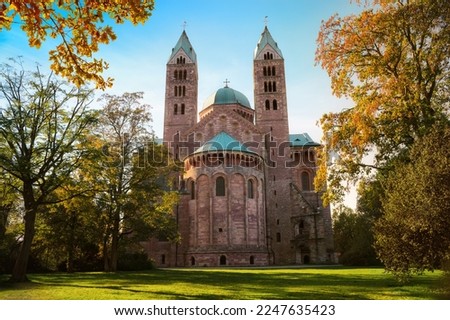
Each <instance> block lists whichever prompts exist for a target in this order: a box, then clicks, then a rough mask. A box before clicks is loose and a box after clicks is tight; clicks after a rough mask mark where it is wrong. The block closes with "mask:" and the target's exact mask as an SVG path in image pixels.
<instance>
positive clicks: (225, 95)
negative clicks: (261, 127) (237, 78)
mask: <svg viewBox="0 0 450 320" xmlns="http://www.w3.org/2000/svg"><path fill="white" fill-rule="evenodd" d="M235 103H238V104H240V105H241V106H244V107H247V108H250V109H251V106H250V102H249V101H248V99H247V97H246V96H245V95H244V94H243V93H241V92H239V91H237V90H234V89H231V88H230V87H228V86H227V87H224V88H220V89H219V90H217V91H216V92H214V93H213V94H211V95H210V96H209V97H208V98H206V100H205V102H204V103H203V109H206V108H207V107H209V106H210V105H213V104H235Z"/></svg>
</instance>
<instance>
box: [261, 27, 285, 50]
mask: <svg viewBox="0 0 450 320" xmlns="http://www.w3.org/2000/svg"><path fill="white" fill-rule="evenodd" d="M267 45H269V46H271V47H272V48H273V49H274V50H275V51H276V52H277V53H278V54H279V55H280V57H281V58H283V54H282V53H281V50H280V48H278V44H277V43H276V42H275V40H273V38H272V35H271V34H270V32H269V29H268V28H267V26H266V27H265V28H264V31H263V33H261V38H259V41H258V44H257V45H256V48H255V55H254V58H256V57H257V56H258V55H259V54H260V53H261V51H263V50H264V48H265V47H266V46H267Z"/></svg>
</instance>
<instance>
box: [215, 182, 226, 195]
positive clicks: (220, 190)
mask: <svg viewBox="0 0 450 320" xmlns="http://www.w3.org/2000/svg"><path fill="white" fill-rule="evenodd" d="M216 196H217V197H224V196H225V179H224V178H223V177H218V178H217V179H216Z"/></svg>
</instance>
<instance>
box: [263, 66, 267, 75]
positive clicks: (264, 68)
mask: <svg viewBox="0 0 450 320" xmlns="http://www.w3.org/2000/svg"><path fill="white" fill-rule="evenodd" d="M263 75H264V76H267V68H266V67H263Z"/></svg>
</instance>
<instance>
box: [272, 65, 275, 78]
mask: <svg viewBox="0 0 450 320" xmlns="http://www.w3.org/2000/svg"><path fill="white" fill-rule="evenodd" d="M272 75H273V76H274V75H275V66H273V67H272Z"/></svg>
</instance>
